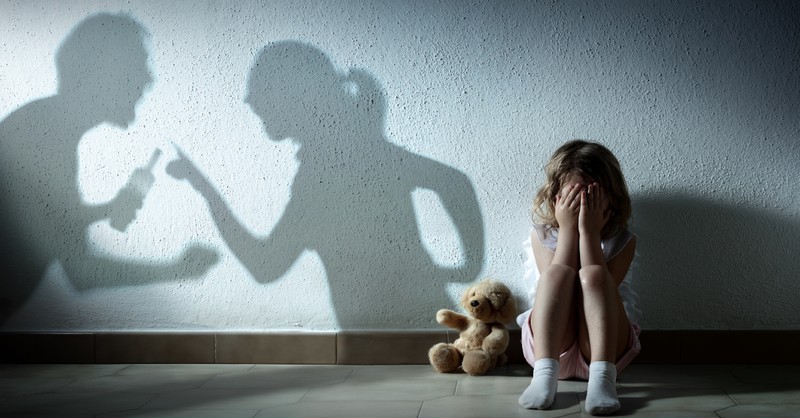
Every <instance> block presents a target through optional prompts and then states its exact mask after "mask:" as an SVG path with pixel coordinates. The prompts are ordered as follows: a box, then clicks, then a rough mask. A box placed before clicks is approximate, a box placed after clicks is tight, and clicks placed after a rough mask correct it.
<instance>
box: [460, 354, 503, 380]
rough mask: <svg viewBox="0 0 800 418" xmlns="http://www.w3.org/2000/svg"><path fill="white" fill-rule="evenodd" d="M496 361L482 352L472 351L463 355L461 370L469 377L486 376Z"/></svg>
mask: <svg viewBox="0 0 800 418" xmlns="http://www.w3.org/2000/svg"><path fill="white" fill-rule="evenodd" d="M496 361H497V360H496V359H495V358H494V357H492V356H491V355H489V353H487V352H485V351H483V350H472V351H468V352H466V353H464V360H463V361H462V364H461V368H463V369H464V372H466V373H467V374H468V375H470V376H479V375H482V374H486V372H488V371H489V370H491V369H492V368H493V367H494V366H495V363H496Z"/></svg>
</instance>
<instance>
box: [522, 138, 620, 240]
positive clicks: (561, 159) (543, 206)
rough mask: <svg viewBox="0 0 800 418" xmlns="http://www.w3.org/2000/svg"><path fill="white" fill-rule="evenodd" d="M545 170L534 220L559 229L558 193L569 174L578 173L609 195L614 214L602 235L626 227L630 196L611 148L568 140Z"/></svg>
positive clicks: (536, 201) (534, 207)
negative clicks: (556, 204) (556, 211)
mask: <svg viewBox="0 0 800 418" xmlns="http://www.w3.org/2000/svg"><path fill="white" fill-rule="evenodd" d="M544 172H545V176H546V177H547V179H546V181H545V184H544V185H543V186H542V187H541V188H540V189H539V191H538V192H536V197H535V198H534V200H533V217H534V221H535V222H538V223H541V224H544V225H547V226H549V227H551V228H558V221H557V220H556V217H555V202H556V195H557V194H558V193H559V192H560V191H561V188H562V185H563V184H562V183H563V182H564V180H565V179H566V178H567V177H569V176H571V175H575V174H578V175H581V176H583V177H587V178H590V179H592V180H593V181H596V182H597V183H598V184H599V185H600V186H602V187H603V189H604V191H605V193H606V197H607V198H608V204H609V209H610V210H611V217H610V218H609V219H608V222H606V224H605V226H604V227H603V230H602V231H601V235H602V237H603V238H610V237H612V236H614V235H615V234H616V233H617V232H619V231H620V230H621V229H623V228H627V226H628V219H629V218H630V217H631V198H630V196H629V195H628V186H627V185H626V184H625V177H624V176H623V175H622V169H621V168H620V165H619V161H618V160H617V157H615V156H614V154H613V153H612V152H611V151H610V150H609V149H608V148H606V147H605V146H603V145H601V144H598V143H595V142H588V141H582V140H573V141H569V142H567V143H565V144H563V145H561V146H560V147H558V149H557V150H556V151H555V152H554V153H553V156H552V157H550V161H548V162H547V164H546V165H545V167H544Z"/></svg>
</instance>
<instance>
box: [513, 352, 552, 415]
mask: <svg viewBox="0 0 800 418" xmlns="http://www.w3.org/2000/svg"><path fill="white" fill-rule="evenodd" d="M560 366H561V364H560V363H559V362H558V360H556V359H554V358H543V359H539V360H536V362H535V363H533V378H532V379H531V385H530V386H528V388H527V389H525V392H522V396H520V397H519V404H520V406H522V407H523V408H527V409H547V408H550V405H552V404H553V399H555V397H556V392H557V391H558V371H559V367H560Z"/></svg>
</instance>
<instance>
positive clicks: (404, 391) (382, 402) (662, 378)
mask: <svg viewBox="0 0 800 418" xmlns="http://www.w3.org/2000/svg"><path fill="white" fill-rule="evenodd" d="M530 372H531V371H530V369H529V368H528V367H527V366H522V365H512V366H508V367H503V368H500V369H497V370H495V372H494V373H493V374H492V375H488V376H479V377H471V376H466V375H464V374H438V373H436V372H434V371H433V370H432V369H431V368H430V367H429V366H425V365H420V366H292V365H142V364H140V365H0V416H2V417H15V416H25V417H29V416H30V417H33V416H47V417H62V416H81V417H140V416H142V417H230V418H236V417H354V418H357V417H379V418H394V417H398V418H407V417H408V418H416V417H419V418H422V417H425V418H431V417H459V418H468V417H480V418H488V417H563V416H569V417H578V416H581V415H582V403H583V399H584V397H585V390H586V383H584V382H572V381H562V382H560V383H559V393H558V395H557V397H556V404H555V406H554V408H553V409H551V410H549V411H529V410H525V409H522V408H520V407H519V406H518V405H517V397H518V396H519V394H520V393H521V392H522V390H523V389H524V388H525V387H526V386H527V384H528V382H529V381H530ZM799 376H800V366H798V365H790V366H776V365H770V366H766V365H754V366H748V365H708V366H702V365H701V366H689V365H646V364H634V365H632V366H631V367H630V368H629V369H628V370H626V371H625V372H624V373H623V374H621V375H620V381H619V384H618V391H619V395H620V401H621V402H622V408H623V409H622V410H621V411H620V412H619V413H618V414H617V415H618V416H635V417H692V418H693V417H722V418H733V417H770V418H775V417H800V378H798V377H799Z"/></svg>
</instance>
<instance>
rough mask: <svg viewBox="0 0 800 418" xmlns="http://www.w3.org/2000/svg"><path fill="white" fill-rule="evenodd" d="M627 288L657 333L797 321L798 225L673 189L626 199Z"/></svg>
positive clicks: (799, 287)
mask: <svg viewBox="0 0 800 418" xmlns="http://www.w3.org/2000/svg"><path fill="white" fill-rule="evenodd" d="M633 205H634V223H635V225H634V228H635V230H636V232H637V234H638V235H639V245H638V253H639V257H638V264H639V265H638V267H637V269H636V272H635V276H634V281H635V283H634V286H635V288H636V290H637V292H639V294H640V297H641V305H642V307H643V310H644V312H645V321H644V322H645V323H646V324H647V323H648V322H650V321H648V312H651V313H656V314H657V315H658V317H659V320H660V321H663V320H664V319H662V318H674V320H675V322H674V324H673V323H668V322H659V323H658V324H655V325H656V326H657V327H658V328H671V327H675V328H678V329H696V328H701V327H702V328H711V327H713V328H718V329H742V328H750V327H752V328H769V327H781V326H786V325H787V318H798V317H800V304H798V303H797V299H798V297H800V281H798V280H797V274H798V271H800V256H798V254H794V253H792V252H791V250H790V249H791V248H795V247H796V246H797V242H798V240H799V239H800V221H798V220H797V219H795V218H791V217H789V216H783V215H780V214H777V213H774V212H770V211H769V210H767V209H766V208H764V209H762V208H754V207H747V206H743V205H732V204H728V203H724V202H714V201H710V200H707V199H704V198H701V197H696V196H690V195H687V194H684V193H681V192H675V193H666V194H662V195H660V196H657V197H647V198H636V197H634V202H633Z"/></svg>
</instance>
